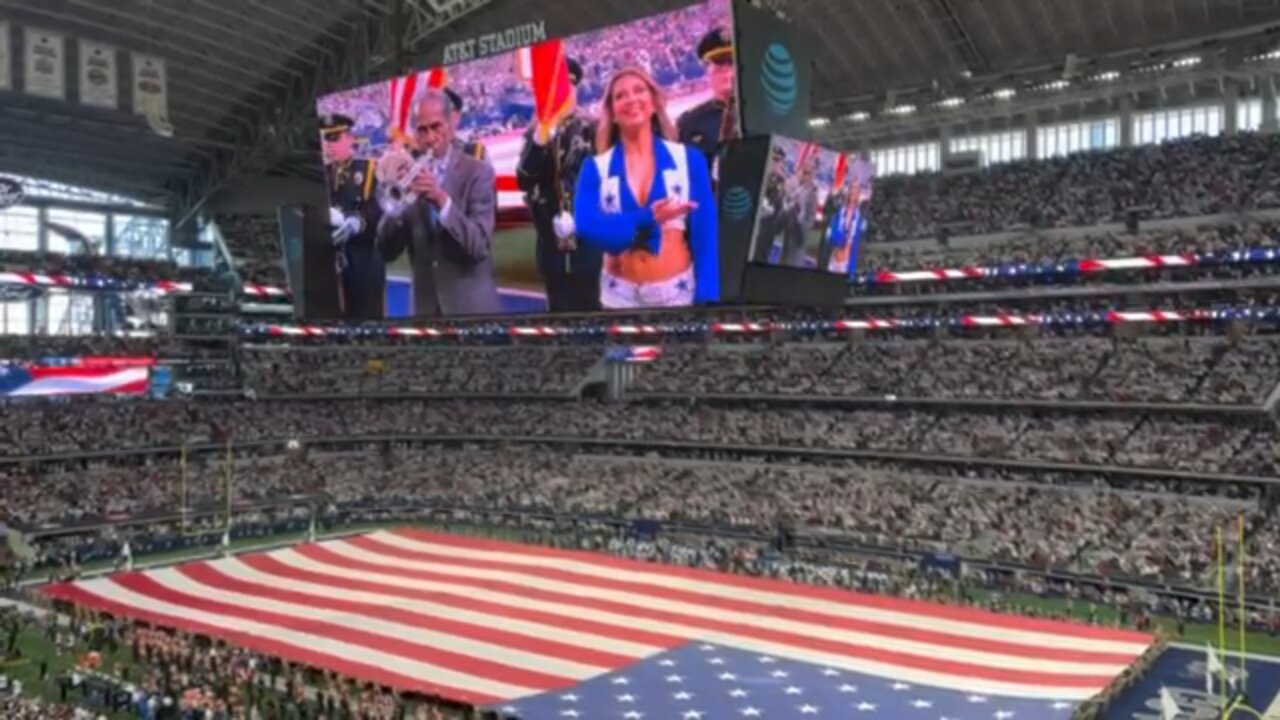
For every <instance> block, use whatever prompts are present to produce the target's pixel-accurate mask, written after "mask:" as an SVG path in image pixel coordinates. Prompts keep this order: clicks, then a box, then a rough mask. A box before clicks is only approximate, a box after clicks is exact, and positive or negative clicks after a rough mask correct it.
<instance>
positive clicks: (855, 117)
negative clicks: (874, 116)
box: [844, 110, 871, 122]
mask: <svg viewBox="0 0 1280 720" xmlns="http://www.w3.org/2000/svg"><path fill="white" fill-rule="evenodd" d="M844 119H845V120H850V121H852V122H866V121H867V120H870V119H871V114H870V113H868V112H866V111H865V110H859V111H858V112H851V113H849V114H848V115H845V116H844Z"/></svg>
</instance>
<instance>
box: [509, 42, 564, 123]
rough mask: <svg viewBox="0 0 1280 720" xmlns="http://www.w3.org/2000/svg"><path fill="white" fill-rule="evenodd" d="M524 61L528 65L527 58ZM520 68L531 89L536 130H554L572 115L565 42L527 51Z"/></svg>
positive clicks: (531, 48) (550, 43)
mask: <svg viewBox="0 0 1280 720" xmlns="http://www.w3.org/2000/svg"><path fill="white" fill-rule="evenodd" d="M526 57H527V65H526V59H525V58H526ZM519 61H520V65H521V68H522V69H524V68H527V69H528V72H529V75H528V79H529V84H530V86H531V87H532V89H533V102H534V117H536V118H537V120H538V125H539V127H541V128H543V129H550V128H552V127H555V126H556V124H557V123H559V122H560V121H561V120H562V119H564V117H565V116H566V115H568V114H569V113H571V112H573V108H574V102H575V100H574V95H573V82H572V81H571V80H570V79H569V63H568V61H567V60H566V58H565V55H564V42H563V41H561V40H548V41H546V42H542V43H538V44H537V45H534V46H532V47H530V48H529V49H528V54H527V56H525V57H521V58H519Z"/></svg>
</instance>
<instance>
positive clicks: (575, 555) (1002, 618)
mask: <svg viewBox="0 0 1280 720" xmlns="http://www.w3.org/2000/svg"><path fill="white" fill-rule="evenodd" d="M392 534H394V535H400V536H402V537H405V538H409V539H417V540H423V541H426V542H432V543H437V544H441V545H454V546H457V547H462V548H474V549H477V550H489V551H492V552H507V553H520V554H524V555H534V556H541V557H552V558H556V557H558V558H565V559H569V560H574V561H577V562H585V563H591V564H594V565H599V566H602V567H612V568H621V569H626V570H631V571H635V572H649V573H654V574H658V575H668V576H676V577H683V578H690V579H694V580H701V581H704V582H713V583H717V584H720V585H727V586H734V587H742V588H748V589H752V590H763V591H766V592H780V591H782V590H781V588H786V590H785V592H787V593H789V594H794V595H797V596H800V597H808V598H815V599H821V600H828V601H831V602H836V603H841V604H843V605H865V606H867V607H873V608H878V609H883V610H892V611H897V612H903V613H911V614H913V615H922V616H926V617H934V618H940V619H945V620H955V621H958V622H967V623H974V624H979V625H988V626H996V627H1002V628H1008V629H1011V630H1024V631H1029V632H1042V633H1048V634H1053V635H1065V636H1069V637H1078V638H1086V639H1095V640H1108V641H1115V642H1131V643H1150V642H1151V640H1152V637H1151V636H1150V635H1147V634H1145V633H1140V632H1137V631H1134V630H1122V629H1117V628H1103V627H1094V626H1092V625H1083V624H1077V623H1068V622H1062V621H1058V620H1045V619H1041V618H1028V617H1022V616H1020V615H1005V614H1001V613H993V612H988V611H986V610H979V609H976V608H964V607H954V606H950V605H940V604H938V603H930V602H925V601H922V600H909V599H906V598H893V597H884V596H881V595H870V594H867V593H859V592H853V591H849V590H837V589H833V588H824V587H818V586H814V585H800V584H794V585H792V584H781V583H779V582H778V581H776V580H768V579H764V578H752V577H744V576H741V575H731V574H727V573H718V572H715V571H712V570H700V569H697V568H686V567H679V566H667V565H663V566H662V570H661V571H660V572H655V570H654V566H653V565H652V564H649V563H642V562H637V561H634V560H628V559H626V558H618V557H610V556H608V555H602V554H598V553H591V552H585V551H580V550H561V549H559V548H549V547H544V546H541V545H520V544H515V543H506V542H502V541H500V540H488V539H485V538H475V537H463V536H455V535H443V534H440V533H433V532H429V531H426V530H416V529H399V530H394V531H392Z"/></svg>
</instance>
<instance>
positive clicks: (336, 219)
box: [329, 205, 345, 228]
mask: <svg viewBox="0 0 1280 720" xmlns="http://www.w3.org/2000/svg"><path fill="white" fill-rule="evenodd" d="M344 219H345V218H343V217H342V211H341V210H339V209H338V208H336V207H333V206H332V205H330V206H329V227H332V228H336V227H338V226H339V225H341V224H342V221H343V220H344Z"/></svg>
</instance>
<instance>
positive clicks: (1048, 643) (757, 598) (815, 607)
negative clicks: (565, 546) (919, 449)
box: [332, 532, 1146, 656]
mask: <svg viewBox="0 0 1280 720" xmlns="http://www.w3.org/2000/svg"><path fill="white" fill-rule="evenodd" d="M368 537H369V538H370V539H374V540H377V541H378V542H383V543H386V544H388V545H392V546H395V547H400V548H403V549H406V550H413V551H418V552H430V553H433V554H437V555H438V554H444V555H445V556H446V557H449V556H451V557H455V558H458V559H459V560H462V559H473V560H489V561H499V562H506V563H511V564H518V565H524V566H527V567H534V568H537V567H542V568H557V569H560V570H566V571H569V572H574V573H580V574H582V575H586V576H589V577H598V578H603V579H607V580H621V581H625V582H634V583H644V584H649V585H653V586H656V587H661V588H668V589H673V590H683V591H688V592H696V593H702V594H706V595H713V596H717V597H722V598H725V599H729V600H748V601H751V602H758V603H762V604H766V605H773V606H777V607H782V608H789V607H796V608H802V609H804V610H809V611H812V612H817V613H825V614H830V615H836V616H838V617H856V618H858V619H863V620H874V621H876V622H881V623H885V624H889V625H900V626H902V627H907V628H919V627H925V628H927V629H929V630H934V631H936V632H941V633H947V634H949V635H959V636H962V637H970V638H977V639H982V640H990V639H995V640H1001V641H1004V642H1010V643H1017V644H1021V645H1028V646H1031V647H1051V648H1063V649H1071V650H1087V651H1092V652H1101V653H1117V654H1131V655H1134V656H1137V655H1138V654H1140V653H1142V652H1143V651H1145V650H1146V646H1144V645H1142V644H1140V643H1131V642H1118V641H1112V640H1095V639H1092V638H1080V637H1072V636H1069V635H1059V634H1052V633H1042V632H1035V631H1029V630H1019V629H1014V628H1004V627H998V626H994V625H992V624H975V623H967V622H961V621H957V620H948V619H945V618H936V617H930V616H922V615H918V614H911V613H903V612H897V611H893V610H885V609H882V608H874V607H867V606H861V605H858V604H857V596H856V595H854V594H852V593H850V596H849V602H848V603H835V602H829V601H826V600H820V599H815V598H809V597H804V596H802V595H793V594H790V593H776V592H767V591H762V590H755V589H751V588H745V587H738V586H729V585H721V584H719V583H714V582H704V581H699V580H692V579H689V578H684V577H679V576H675V575H667V574H663V573H661V572H647V571H640V570H622V569H617V568H611V567H608V566H605V565H596V564H594V563H590V562H585V561H574V560H569V559H567V558H548V557H543V556H538V555H524V554H517V553H496V552H491V551H487V550H479V549H473V548H463V547H457V546H454V545H439V544H434V543H430V542H424V541H420V540H413V539H410V538H406V537H403V536H401V535H396V534H394V533H389V532H375V533H371V534H370V535H369V536H368ZM346 545H349V543H342V544H340V545H335V546H334V547H333V548H332V549H333V550H335V551H336V550H337V549H338V547H342V546H346ZM992 617H993V618H995V617H996V616H994V615H993V616H992Z"/></svg>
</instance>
